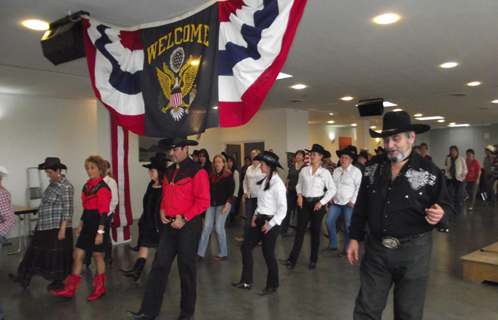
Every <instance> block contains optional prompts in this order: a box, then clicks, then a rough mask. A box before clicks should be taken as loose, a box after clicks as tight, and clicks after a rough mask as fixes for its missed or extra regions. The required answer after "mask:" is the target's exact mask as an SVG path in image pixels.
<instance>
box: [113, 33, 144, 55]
mask: <svg viewBox="0 0 498 320" xmlns="http://www.w3.org/2000/svg"><path fill="white" fill-rule="evenodd" d="M135 34H136V31H124V30H121V31H120V32H119V38H120V39H121V44H122V45H123V47H124V48H126V49H130V50H132V51H133V50H143V48H142V40H141V39H140V37H136V36H135Z"/></svg>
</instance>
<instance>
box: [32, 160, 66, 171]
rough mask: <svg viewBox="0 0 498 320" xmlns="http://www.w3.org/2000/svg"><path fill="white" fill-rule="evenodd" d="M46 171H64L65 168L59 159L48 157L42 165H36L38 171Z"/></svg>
mask: <svg viewBox="0 0 498 320" xmlns="http://www.w3.org/2000/svg"><path fill="white" fill-rule="evenodd" d="M46 169H51V170H57V169H64V170H66V169H67V167H66V166H65V165H64V164H62V163H61V159H59V158H50V157H49V158H45V162H44V163H40V164H39V165H38V170H46Z"/></svg>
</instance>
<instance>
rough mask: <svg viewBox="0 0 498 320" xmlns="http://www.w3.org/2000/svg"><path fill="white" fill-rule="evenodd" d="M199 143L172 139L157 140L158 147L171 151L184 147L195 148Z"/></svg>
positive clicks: (184, 139) (183, 139)
mask: <svg viewBox="0 0 498 320" xmlns="http://www.w3.org/2000/svg"><path fill="white" fill-rule="evenodd" d="M198 144H199V143H198V142H197V141H195V140H188V139H187V138H185V137H183V138H172V139H162V140H159V143H158V145H159V147H160V148H161V149H164V150H169V149H173V148H176V147H185V146H196V145H198Z"/></svg>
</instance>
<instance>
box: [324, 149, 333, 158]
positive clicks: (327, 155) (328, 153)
mask: <svg viewBox="0 0 498 320" xmlns="http://www.w3.org/2000/svg"><path fill="white" fill-rule="evenodd" d="M331 156H332V155H331V154H330V152H328V151H327V150H325V151H324V152H323V158H324V159H327V158H330V157H331Z"/></svg>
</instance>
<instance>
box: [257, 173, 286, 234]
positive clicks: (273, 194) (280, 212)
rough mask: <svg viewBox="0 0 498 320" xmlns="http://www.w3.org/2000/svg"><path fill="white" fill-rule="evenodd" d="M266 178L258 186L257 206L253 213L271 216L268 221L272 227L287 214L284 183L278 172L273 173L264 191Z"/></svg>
mask: <svg viewBox="0 0 498 320" xmlns="http://www.w3.org/2000/svg"><path fill="white" fill-rule="evenodd" d="M266 180H267V179H265V180H264V181H263V183H262V184H261V185H259V186H258V187H259V190H258V207H257V208H256V210H255V211H254V214H255V215H256V214H258V213H259V214H264V215H267V216H273V218H272V219H271V220H270V221H269V225H270V227H274V226H276V225H280V224H281V223H282V220H284V218H285V215H286V214H287V196H286V194H285V193H286V191H285V185H284V183H283V181H282V179H280V177H279V176H278V174H276V173H275V174H274V175H273V177H272V178H271V180H270V188H269V189H268V190H266V191H265V190H264V189H265V186H266Z"/></svg>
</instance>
